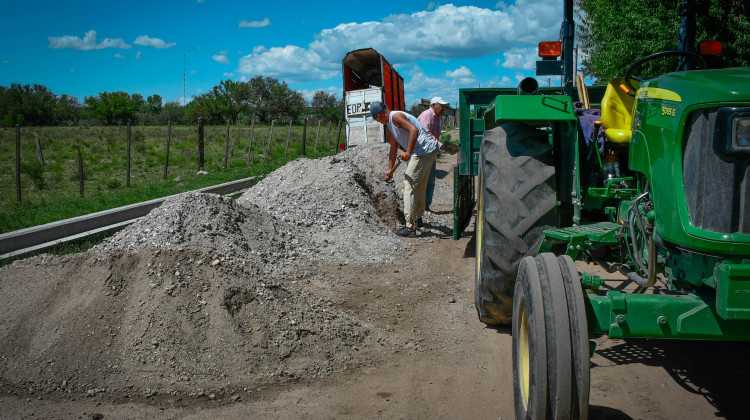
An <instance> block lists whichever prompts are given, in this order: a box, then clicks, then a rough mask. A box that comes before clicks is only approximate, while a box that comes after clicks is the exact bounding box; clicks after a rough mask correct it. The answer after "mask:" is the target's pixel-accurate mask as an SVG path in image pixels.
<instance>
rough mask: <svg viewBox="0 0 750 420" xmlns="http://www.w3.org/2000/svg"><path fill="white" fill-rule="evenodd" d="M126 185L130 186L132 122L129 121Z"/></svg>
mask: <svg viewBox="0 0 750 420" xmlns="http://www.w3.org/2000/svg"><path fill="white" fill-rule="evenodd" d="M125 186H126V187H130V123H129V122H128V145H127V169H126V171H125Z"/></svg>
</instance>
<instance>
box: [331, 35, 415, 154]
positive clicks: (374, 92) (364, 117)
mask: <svg viewBox="0 0 750 420" xmlns="http://www.w3.org/2000/svg"><path fill="white" fill-rule="evenodd" d="M341 63H342V64H341V65H342V75H343V80H344V119H345V121H346V146H347V147H349V146H356V145H358V144H365V143H370V142H375V143H383V142H385V141H386V135H387V134H386V130H385V126H383V125H382V124H380V123H378V122H377V121H375V120H373V119H372V117H370V104H371V103H372V102H373V101H381V102H383V103H385V104H386V105H387V106H388V108H390V109H392V110H396V111H403V110H404V109H405V103H404V78H403V77H401V75H400V74H398V72H397V71H396V69H394V68H393V66H392V65H391V63H389V62H388V60H386V59H385V57H383V55H382V54H380V53H379V52H377V51H376V50H375V49H373V48H363V49H359V50H354V51H349V52H348V53H347V54H346V55H345V56H344V58H343V59H342V60H341Z"/></svg>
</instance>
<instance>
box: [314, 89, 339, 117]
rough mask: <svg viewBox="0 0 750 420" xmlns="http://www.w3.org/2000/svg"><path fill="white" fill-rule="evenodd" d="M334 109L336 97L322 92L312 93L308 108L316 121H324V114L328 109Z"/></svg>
mask: <svg viewBox="0 0 750 420" xmlns="http://www.w3.org/2000/svg"><path fill="white" fill-rule="evenodd" d="M335 107H336V96H335V95H333V94H330V93H325V92H323V91H322V90H317V91H315V93H313V96H312V99H311V100H310V108H312V114H313V116H314V117H316V118H317V119H320V120H322V119H326V113H327V112H328V110H329V109H330V108H335Z"/></svg>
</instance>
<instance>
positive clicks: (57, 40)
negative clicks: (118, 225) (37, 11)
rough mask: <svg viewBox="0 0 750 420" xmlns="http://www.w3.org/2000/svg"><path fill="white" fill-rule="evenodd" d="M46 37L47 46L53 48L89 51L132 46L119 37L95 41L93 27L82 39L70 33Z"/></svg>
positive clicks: (95, 36)
mask: <svg viewBox="0 0 750 420" xmlns="http://www.w3.org/2000/svg"><path fill="white" fill-rule="evenodd" d="M47 39H48V40H49V48H54V49H63V48H71V49H74V50H83V51H89V50H101V49H104V48H122V49H126V50H127V49H130V48H131V47H132V46H131V45H129V44H126V43H125V41H123V40H122V39H121V38H117V39H111V38H104V39H103V40H102V41H101V42H98V43H97V35H96V31H95V30H93V29H92V30H90V31H87V32H86V34H85V35H84V36H83V39H81V38H79V37H77V36H72V35H64V36H59V37H55V36H51V37H48V38H47Z"/></svg>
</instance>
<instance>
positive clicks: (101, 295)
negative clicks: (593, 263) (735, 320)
mask: <svg viewBox="0 0 750 420" xmlns="http://www.w3.org/2000/svg"><path fill="white" fill-rule="evenodd" d="M454 137H457V135H454ZM386 154H387V146H385V145H375V146H360V147H358V148H354V149H351V150H349V151H347V152H345V153H342V154H339V155H337V156H333V157H327V158H322V159H317V160H307V159H298V160H296V161H294V162H292V163H290V164H288V165H286V166H285V167H283V168H281V169H279V170H278V171H276V172H274V173H273V174H271V175H269V176H268V177H267V178H266V179H264V180H263V181H262V182H260V183H259V184H258V185H256V186H255V187H253V188H252V189H251V190H249V191H248V192H247V193H245V194H243V196H242V197H240V198H239V199H237V200H231V199H228V198H222V197H219V196H214V195H206V194H187V195H184V196H181V197H178V198H174V199H172V200H169V201H167V202H165V203H164V204H163V205H162V206H161V207H160V208H158V209H155V210H154V211H152V212H151V213H150V214H149V215H148V216H146V217H144V218H142V219H140V220H138V221H137V222H135V223H133V224H132V225H130V226H129V227H127V228H126V229H124V230H122V231H120V232H119V233H118V234H116V235H114V236H112V237H111V238H109V239H108V240H107V241H105V242H104V243H102V244H100V245H98V246H97V247H95V248H94V249H92V250H90V251H87V252H85V253H81V254H75V255H69V256H52V255H40V256H35V257H31V258H27V259H24V260H20V261H16V262H14V263H13V264H11V265H9V266H6V267H3V268H0V296H2V299H1V300H0V313H2V314H3V316H2V319H0V407H2V410H0V418H12V419H18V418H76V419H78V418H82V419H87V418H96V419H101V418H112V419H120V418H155V419H161V418H196V419H199V418H200V419H203V418H269V419H288V418H308V419H330V418H355V417H356V418H368V419H369V418H384V419H391V418H418V419H434V418H472V419H474V418H476V419H498V418H504V419H509V418H513V416H514V414H513V392H512V367H511V357H510V355H511V337H510V331H509V330H508V329H506V328H490V327H486V326H485V325H484V324H482V323H481V322H479V321H478V320H477V316H476V311H475V310H474V303H473V279H474V252H473V248H474V243H473V240H472V235H473V226H472V225H470V226H469V227H468V229H467V231H466V232H465V233H464V234H462V235H461V238H460V239H459V240H453V239H452V228H453V224H452V223H453V222H452V208H453V205H452V203H453V200H452V185H451V184H452V179H453V173H452V170H453V169H452V166H453V165H455V156H451V155H443V156H442V157H441V158H440V160H439V163H438V183H437V187H436V193H435V200H434V203H433V205H432V212H431V213H429V214H427V216H426V217H425V221H426V226H425V228H424V229H423V230H422V231H421V232H420V235H419V236H418V237H416V238H406V239H404V238H399V237H397V236H396V235H395V234H393V232H392V229H393V228H394V227H397V226H400V223H403V214H402V213H400V211H401V208H402V206H401V202H400V199H399V194H400V185H401V181H402V180H403V170H400V171H398V172H397V176H396V179H395V182H393V183H385V182H384V181H382V179H381V176H382V173H383V172H384V170H385V167H386ZM577 264H578V267H579V270H581V271H588V272H592V271H595V272H597V273H599V274H602V275H604V274H605V273H601V272H598V271H596V267H590V266H587V265H586V264H583V263H580V262H579V263H577ZM605 277H606V276H605ZM607 278H608V279H609V280H610V281H608V282H607V284H606V286H605V287H613V288H614V287H618V283H617V282H616V281H617V280H618V279H617V278H616V277H612V276H609V277H607ZM595 341H596V343H597V353H596V354H595V356H594V357H593V358H592V359H591V366H592V370H591V383H592V385H591V418H604V419H629V418H633V419H641V418H643V419H678V418H680V419H681V418H696V419H706V418H744V417H745V411H744V401H743V399H742V396H741V392H742V390H743V387H742V386H741V385H740V384H743V383H746V381H747V380H748V379H750V368H747V367H746V365H747V364H746V363H744V355H745V354H747V353H748V350H750V346H748V345H747V344H738V343H696V342H687V343H686V342H664V341H653V340H626V341H623V340H609V339H607V338H596V339H595Z"/></svg>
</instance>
